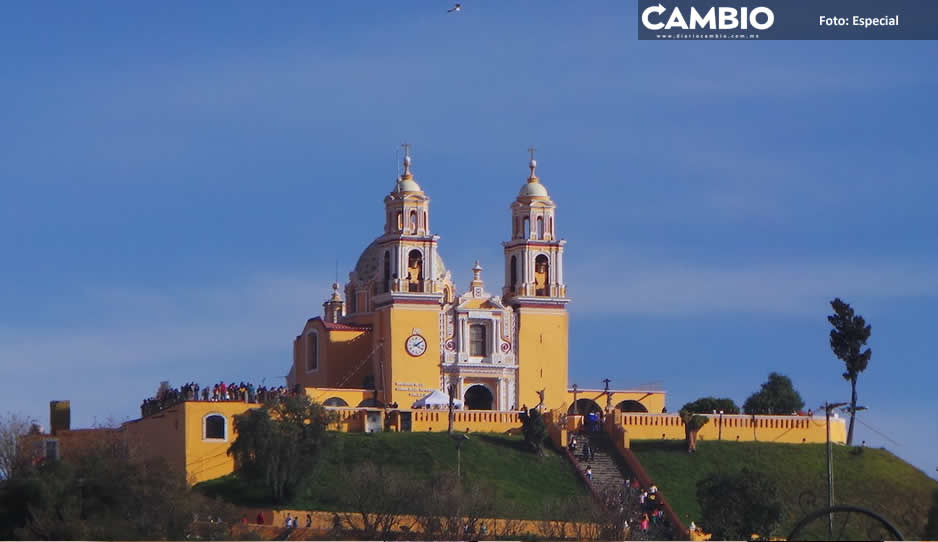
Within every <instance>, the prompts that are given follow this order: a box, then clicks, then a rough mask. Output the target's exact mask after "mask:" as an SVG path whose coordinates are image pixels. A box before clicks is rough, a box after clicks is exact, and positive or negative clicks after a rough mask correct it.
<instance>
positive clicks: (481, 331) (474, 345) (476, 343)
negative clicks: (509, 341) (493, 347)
mask: <svg viewBox="0 0 938 542" xmlns="http://www.w3.org/2000/svg"><path fill="white" fill-rule="evenodd" d="M486 346H487V343H486V341H485V324H472V325H471V326H469V355H470V356H482V357H484V356H487V355H489V353H488V350H487V348H486Z"/></svg>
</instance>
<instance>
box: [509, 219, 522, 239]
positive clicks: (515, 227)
mask: <svg viewBox="0 0 938 542" xmlns="http://www.w3.org/2000/svg"><path fill="white" fill-rule="evenodd" d="M519 224H520V219H519V218H518V217H515V219H514V220H513V221H512V222H511V226H512V227H511V238H512V239H517V238H518V237H521V235H520V234H519V233H518V232H519V231H520V230H521V226H520V225H519Z"/></svg>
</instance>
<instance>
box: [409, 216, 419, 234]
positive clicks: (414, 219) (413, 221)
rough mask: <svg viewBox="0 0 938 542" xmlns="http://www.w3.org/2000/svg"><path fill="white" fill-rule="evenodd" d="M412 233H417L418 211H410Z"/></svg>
mask: <svg viewBox="0 0 938 542" xmlns="http://www.w3.org/2000/svg"><path fill="white" fill-rule="evenodd" d="M410 233H417V211H411V212H410Z"/></svg>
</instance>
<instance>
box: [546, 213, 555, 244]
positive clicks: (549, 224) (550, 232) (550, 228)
mask: <svg viewBox="0 0 938 542" xmlns="http://www.w3.org/2000/svg"><path fill="white" fill-rule="evenodd" d="M547 235H549V236H550V238H551V239H553V238H554V217H552V216H549V217H547Z"/></svg>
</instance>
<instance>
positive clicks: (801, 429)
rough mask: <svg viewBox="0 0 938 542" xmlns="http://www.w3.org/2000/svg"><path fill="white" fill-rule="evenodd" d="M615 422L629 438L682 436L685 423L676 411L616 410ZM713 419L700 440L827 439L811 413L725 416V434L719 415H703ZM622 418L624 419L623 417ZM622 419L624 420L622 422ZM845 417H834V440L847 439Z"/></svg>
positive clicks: (821, 423) (822, 424) (818, 419)
mask: <svg viewBox="0 0 938 542" xmlns="http://www.w3.org/2000/svg"><path fill="white" fill-rule="evenodd" d="M615 416H616V423H617V424H618V425H621V426H622V427H623V428H625V430H626V431H627V438H629V439H632V440H635V439H662V438H663V439H683V438H684V423H683V422H682V421H681V419H680V417H678V416H677V415H676V414H640V413H632V412H625V413H618V412H617V413H616V414H615ZM704 416H706V417H707V418H710V422H709V423H707V424H706V425H704V426H703V428H702V429H701V430H700V432H699V433H698V434H697V439H698V440H718V439H721V438H722V440H729V441H735V440H738V441H740V442H744V441H759V442H788V443H802V442H812V443H817V442H826V441H827V429H826V423H825V420H824V418H823V417H810V416H747V415H745V414H737V415H724V416H723V420H722V424H723V430H722V435H721V431H720V423H721V422H720V415H719V414H704ZM620 417H621V418H620ZM620 420H621V421H620ZM844 422H845V420H844V419H842V418H831V441H832V442H835V443H838V444H844V443H846V442H847V429H846V424H845V423H844Z"/></svg>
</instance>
